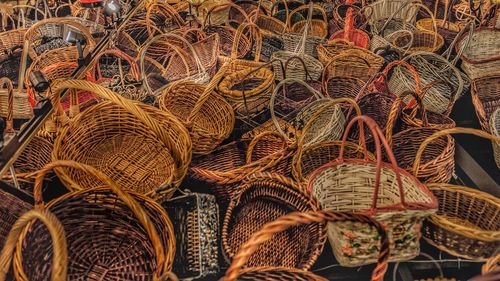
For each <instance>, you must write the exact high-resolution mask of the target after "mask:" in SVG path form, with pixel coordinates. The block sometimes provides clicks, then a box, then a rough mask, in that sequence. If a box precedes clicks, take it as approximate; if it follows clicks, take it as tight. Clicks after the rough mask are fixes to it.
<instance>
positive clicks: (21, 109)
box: [0, 77, 33, 129]
mask: <svg viewBox="0 0 500 281" xmlns="http://www.w3.org/2000/svg"><path fill="white" fill-rule="evenodd" d="M0 81H1V82H0V83H1V85H2V86H1V87H0V117H6V118H7V123H8V124H7V126H9V123H10V126H11V128H10V129H13V127H12V121H13V120H14V119H30V118H31V117H33V109H32V108H31V104H30V97H29V96H28V94H26V93H24V92H22V93H19V92H18V90H17V89H13V85H12V82H11V81H10V80H9V79H8V78H5V77H4V78H1V79H0ZM5 86H8V88H4V87H5Z"/></svg>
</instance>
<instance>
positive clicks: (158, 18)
mask: <svg viewBox="0 0 500 281" xmlns="http://www.w3.org/2000/svg"><path fill="white" fill-rule="evenodd" d="M136 17H138V18H140V19H145V20H146V29H147V32H148V35H149V36H155V35H158V34H165V33H168V32H170V31H172V30H175V29H181V28H183V27H185V26H186V25H187V23H186V22H185V21H184V19H183V18H182V17H181V16H180V15H179V12H178V11H177V10H176V9H175V8H174V6H172V5H169V4H168V3H166V2H162V1H153V2H152V3H151V4H150V5H148V6H147V11H146V15H145V17H141V15H138V14H136Z"/></svg>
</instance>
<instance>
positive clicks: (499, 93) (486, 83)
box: [471, 75, 500, 132]
mask: <svg viewBox="0 0 500 281" xmlns="http://www.w3.org/2000/svg"><path fill="white" fill-rule="evenodd" d="M471 96H472V104H473V105H474V108H475V109H476V115H477V118H478V119H479V124H481V128H482V129H483V130H485V131H487V132H489V131H490V125H489V120H490V118H491V116H492V115H493V112H494V111H495V110H496V109H497V108H499V107H500V75H496V76H487V77H483V78H480V79H477V80H474V81H473V82H472V91H471Z"/></svg>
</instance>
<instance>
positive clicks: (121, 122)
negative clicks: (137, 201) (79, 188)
mask: <svg viewBox="0 0 500 281" xmlns="http://www.w3.org/2000/svg"><path fill="white" fill-rule="evenodd" d="M53 89H54V91H55V94H54V95H53V96H52V102H53V104H54V107H55V108H56V113H55V114H56V115H59V116H63V114H62V113H61V106H60V102H59V94H60V92H61V91H62V90H63V89H70V90H80V91H90V92H93V93H95V94H97V95H98V96H100V97H101V98H104V99H106V100H107V101H105V102H101V103H99V104H97V105H95V106H93V107H90V108H88V109H87V110H85V111H84V112H82V113H81V114H78V115H77V116H76V117H75V118H74V119H72V120H71V121H70V122H69V124H68V125H67V126H65V127H64V128H63V129H62V130H61V132H60V135H59V136H58V138H57V139H56V142H55V145H54V151H53V153H52V159H53V160H59V159H61V160H75V161H79V162H81V163H84V164H88V165H92V166H94V167H96V168H98V169H100V170H101V171H103V172H104V173H105V174H107V175H109V176H110V177H111V178H112V179H113V180H114V181H115V182H116V183H118V184H119V185H120V187H121V188H123V189H125V190H134V191H136V192H138V193H142V194H148V195H150V196H154V195H155V194H156V193H157V192H156V189H158V188H159V187H161V186H164V185H166V184H168V185H169V186H168V188H166V189H165V190H159V191H158V192H160V193H161V195H166V196H167V197H168V196H171V195H172V193H173V192H174V191H175V189H176V188H177V187H178V186H179V184H180V183H181V181H182V179H183V178H184V175H185V174H186V172H187V168H188V165H189V163H190V160H191V140H190V138H189V133H188V132H187V130H186V129H185V128H184V126H183V125H182V124H181V123H180V122H179V121H178V120H177V118H175V117H174V116H172V115H171V114H169V113H166V112H163V111H160V110H158V109H155V108H153V107H150V106H147V105H143V104H138V103H134V102H132V101H130V100H127V99H125V98H122V97H121V96H119V95H117V94H115V93H113V92H112V91H110V90H108V89H106V88H104V87H102V86H99V85H97V84H93V83H90V82H86V81H81V80H68V81H65V82H62V83H60V84H58V85H56V86H55V88H54V87H53ZM56 172H57V175H58V177H59V178H60V179H61V181H62V182H63V183H65V184H66V185H67V186H71V185H72V184H73V183H74V182H77V183H78V184H80V185H84V186H86V187H89V188H90V187H96V186H99V185H100V183H99V181H96V180H95V179H94V178H93V177H90V176H88V175H86V174H84V173H82V172H81V171H78V170H75V169H71V168H60V169H57V170H56Z"/></svg>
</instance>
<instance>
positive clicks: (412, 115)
mask: <svg viewBox="0 0 500 281" xmlns="http://www.w3.org/2000/svg"><path fill="white" fill-rule="evenodd" d="M438 84H443V85H445V86H446V87H448V88H449V89H450V93H451V96H450V100H449V102H448V106H447V107H446V111H445V112H443V114H442V115H443V116H449V115H450V113H451V110H452V109H453V104H454V103H455V96H456V94H457V93H456V92H455V91H454V90H455V89H454V87H453V85H452V84H451V83H450V82H448V81H446V80H444V79H437V80H434V81H432V82H431V83H429V84H427V85H425V86H424V87H423V88H422V95H421V96H420V100H417V103H419V107H424V104H423V100H424V99H425V96H426V94H427V93H429V91H430V89H432V88H433V87H434V86H435V85H438ZM417 111H418V107H415V108H413V110H412V111H411V113H410V114H409V118H411V119H415V118H416V116H417Z"/></svg>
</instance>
